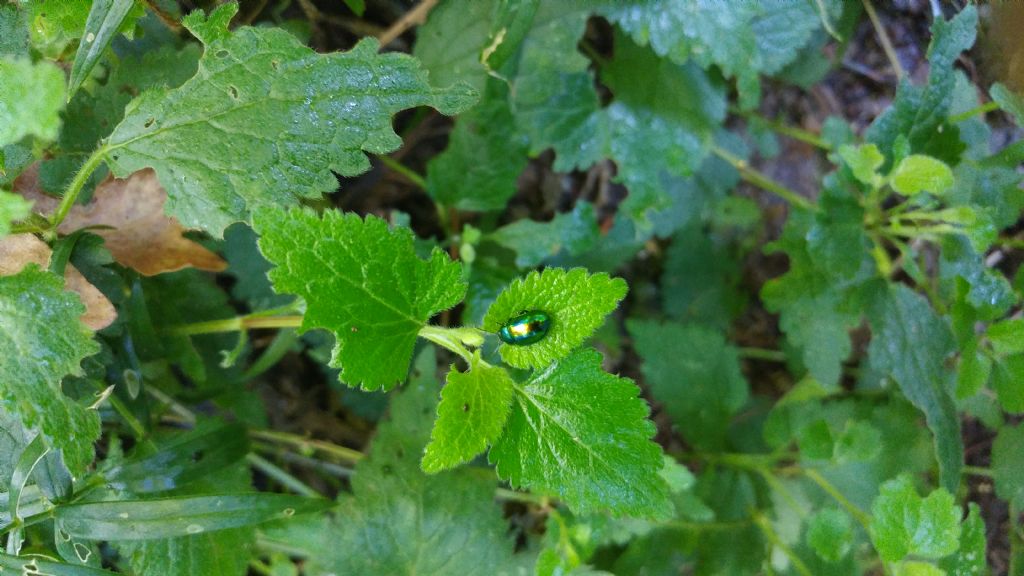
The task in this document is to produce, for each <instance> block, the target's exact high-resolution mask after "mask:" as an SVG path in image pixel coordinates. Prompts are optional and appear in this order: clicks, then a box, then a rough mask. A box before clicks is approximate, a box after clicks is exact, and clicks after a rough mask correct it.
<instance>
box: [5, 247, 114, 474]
mask: <svg viewBox="0 0 1024 576" xmlns="http://www.w3.org/2000/svg"><path fill="white" fill-rule="evenodd" d="M83 311H84V307H83V306H82V304H81V303H80V302H79V300H78V298H77V297H76V296H74V295H73V294H68V293H67V292H64V283H63V282H61V279H60V278H59V277H58V276H56V275H55V274H51V273H49V272H44V271H42V270H40V269H39V268H38V267H36V266H35V265H29V266H28V267H26V268H25V269H24V270H22V271H21V272H20V273H18V274H15V275H13V276H0V325H2V326H4V329H3V330H2V331H0V350H4V351H6V352H5V353H4V354H0V401H2V402H3V403H4V404H5V407H6V408H7V410H9V411H10V412H11V413H12V414H15V415H17V416H18V417H19V418H20V419H21V421H22V423H23V424H24V425H25V427H26V428H30V429H31V428H36V429H39V430H41V431H42V433H43V434H44V435H45V437H46V441H47V444H48V445H50V446H52V447H54V448H55V449H59V450H62V451H63V453H64V460H65V461H66V462H67V465H68V468H70V469H71V471H72V473H73V474H81V473H82V472H84V471H85V468H86V466H88V465H89V463H90V462H92V459H93V446H92V443H93V442H94V441H95V440H96V439H97V438H99V435H100V419H99V416H98V415H97V414H96V412H95V411H93V410H88V409H86V408H85V407H83V406H82V405H80V404H79V403H77V402H75V401H73V400H72V399H71V398H68V397H67V396H65V395H64V392H63V391H62V390H61V380H62V379H63V378H64V377H65V376H67V375H69V374H80V373H81V369H80V367H79V363H80V362H81V361H82V359H83V358H85V357H86V356H91V355H92V354H95V353H96V352H98V351H99V346H98V345H97V344H96V343H95V342H93V340H92V338H91V333H90V332H89V331H88V330H86V329H85V327H84V326H83V325H82V324H81V322H80V321H79V316H80V315H81V314H82V312H83Z"/></svg>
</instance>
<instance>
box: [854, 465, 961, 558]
mask: <svg viewBox="0 0 1024 576" xmlns="http://www.w3.org/2000/svg"><path fill="white" fill-rule="evenodd" d="M871 514H872V518H871V541H872V542H873V543H874V544H875V549H876V550H878V553H879V554H880V555H881V556H882V558H883V559H884V560H886V561H887V562H897V561H899V560H902V559H903V558H905V557H906V556H909V555H915V556H920V557H923V558H941V557H943V556H946V555H948V554H952V553H953V552H955V551H956V549H957V547H958V546H959V545H960V514H961V511H960V507H959V506H957V505H956V503H955V501H954V500H953V496H952V495H951V494H950V493H949V492H947V491H946V490H945V489H943V488H939V489H938V490H935V491H934V492H932V493H931V494H929V495H928V496H927V497H926V498H922V497H921V496H919V495H918V493H917V489H916V488H914V483H913V481H912V480H911V479H910V477H909V476H907V475H903V476H900V477H898V478H896V479H894V480H889V481H888V482H886V483H885V484H882V488H881V492H880V493H879V495H878V497H877V498H875V502H874V503H873V504H872V505H871Z"/></svg>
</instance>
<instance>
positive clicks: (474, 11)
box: [412, 0, 499, 92]
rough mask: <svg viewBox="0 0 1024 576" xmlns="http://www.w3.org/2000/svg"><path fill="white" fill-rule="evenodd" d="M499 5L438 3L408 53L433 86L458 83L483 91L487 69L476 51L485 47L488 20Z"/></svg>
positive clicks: (487, 0) (489, 1) (482, 0)
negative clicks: (427, 72)
mask: <svg viewBox="0 0 1024 576" xmlns="http://www.w3.org/2000/svg"><path fill="white" fill-rule="evenodd" d="M498 4H499V2H497V1H496V0H479V1H477V2H469V3H465V2H457V1H451V0H449V1H446V2H440V3H439V4H438V5H437V7H435V8H434V9H433V10H431V11H430V17H429V18H427V21H426V22H425V23H424V24H423V25H422V26H420V27H419V28H418V29H417V30H416V45H415V46H414V47H413V51H412V54H413V56H415V57H416V59H417V60H419V61H420V62H421V63H422V64H423V67H424V68H425V69H427V70H428V71H430V79H431V81H432V82H433V83H434V85H436V86H452V85H454V84H457V83H459V82H465V83H467V84H469V85H471V86H472V87H473V88H474V89H476V90H477V91H478V92H484V86H485V85H486V84H487V67H486V66H484V64H483V62H481V60H480V52H481V51H482V50H483V48H484V46H486V44H487V37H488V35H489V34H490V29H491V19H492V17H493V16H494V11H495V8H496V7H497V6H498Z"/></svg>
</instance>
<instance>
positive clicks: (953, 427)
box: [868, 284, 964, 492]
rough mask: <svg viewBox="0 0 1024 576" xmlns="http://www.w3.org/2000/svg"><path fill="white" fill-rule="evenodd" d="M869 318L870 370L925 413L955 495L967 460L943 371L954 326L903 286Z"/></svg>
mask: <svg viewBox="0 0 1024 576" xmlns="http://www.w3.org/2000/svg"><path fill="white" fill-rule="evenodd" d="M870 317H871V327H872V336H871V345H870V347H869V349H868V356H869V359H870V363H871V367H872V368H873V369H875V370H877V371H879V372H880V373H882V374H887V375H890V376H891V377H892V379H893V380H895V381H896V384H897V385H898V386H899V387H900V391H902V392H903V394H904V396H906V397H907V399H908V400H910V402H911V403H912V404H913V405H914V406H916V407H917V408H918V409H919V410H921V411H922V412H924V415H925V419H926V420H927V422H928V427H929V428H930V429H931V431H932V434H934V435H935V454H936V456H937V458H938V462H939V476H940V480H941V484H942V486H943V487H944V488H945V489H946V490H948V491H951V492H952V491H955V490H956V489H957V486H959V485H960V468H961V467H962V466H963V458H964V457H963V441H962V440H961V438H960V419H959V418H958V417H957V413H956V405H955V403H954V402H953V395H952V387H951V382H950V377H951V374H950V372H949V371H948V370H946V369H945V368H944V363H945V362H946V359H947V358H948V357H949V355H950V354H951V353H952V352H953V348H954V344H955V342H954V341H953V334H952V333H951V331H950V329H949V325H948V324H946V322H945V321H944V320H943V319H942V318H941V317H939V316H938V315H937V314H935V311H934V310H932V307H931V306H930V305H929V304H928V301H927V300H925V299H924V298H923V297H922V296H920V295H918V294H917V293H915V292H914V291H912V290H911V289H910V288H907V287H906V286H904V285H902V284H900V285H896V286H890V287H889V288H888V289H887V290H886V292H885V293H884V294H883V295H882V297H881V298H879V299H878V301H877V302H875V305H874V306H873V308H872V310H871V316H870Z"/></svg>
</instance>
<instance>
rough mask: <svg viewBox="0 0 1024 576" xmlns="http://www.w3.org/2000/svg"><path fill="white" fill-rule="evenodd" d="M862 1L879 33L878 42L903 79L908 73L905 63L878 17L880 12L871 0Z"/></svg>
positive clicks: (894, 69) (893, 67)
mask: <svg viewBox="0 0 1024 576" xmlns="http://www.w3.org/2000/svg"><path fill="white" fill-rule="evenodd" d="M861 1H862V2H863V3H864V11H865V12H867V13H868V18H870V19H871V25H872V26H874V27H875V33H876V34H878V42H879V43H880V44H881V45H882V51H883V52H885V56H886V58H888V59H889V63H890V64H891V65H892V69H893V72H895V73H896V78H898V79H902V78H903V77H904V76H906V75H907V73H906V71H904V70H903V65H902V64H900V59H899V57H898V56H897V55H896V48H894V47H893V45H892V40H891V39H890V38H889V33H888V32H886V31H885V27H883V26H882V21H881V20H879V19H878V13H877V12H875V7H874V6H873V5H872V4H871V0H861Z"/></svg>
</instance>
